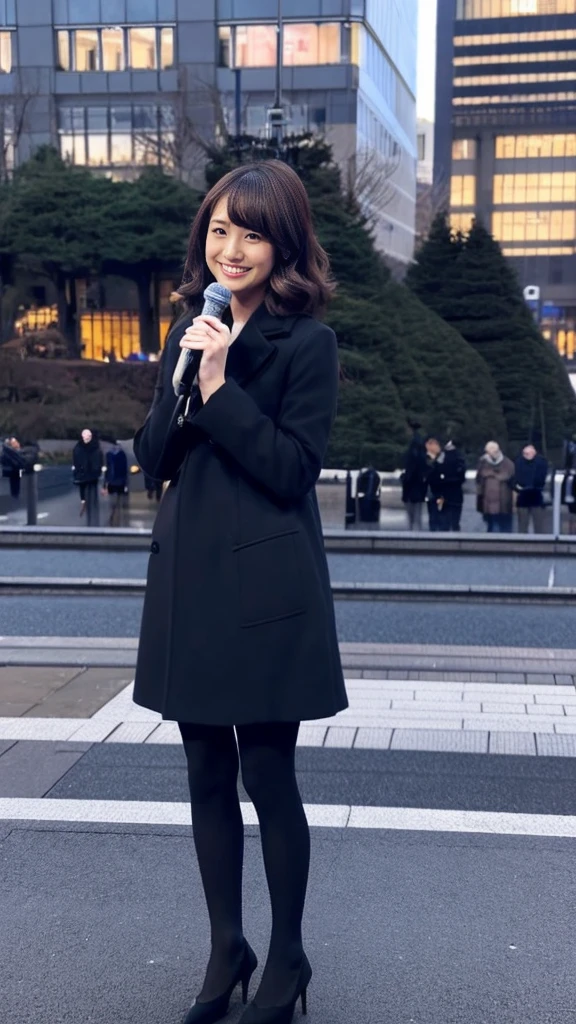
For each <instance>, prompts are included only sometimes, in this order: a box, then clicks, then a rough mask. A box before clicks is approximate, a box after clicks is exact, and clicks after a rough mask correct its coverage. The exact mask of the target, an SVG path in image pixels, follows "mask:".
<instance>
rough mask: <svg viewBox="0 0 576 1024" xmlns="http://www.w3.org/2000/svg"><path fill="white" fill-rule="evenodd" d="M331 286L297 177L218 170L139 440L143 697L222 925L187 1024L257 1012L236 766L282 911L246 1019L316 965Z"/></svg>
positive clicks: (330, 643)
mask: <svg viewBox="0 0 576 1024" xmlns="http://www.w3.org/2000/svg"><path fill="white" fill-rule="evenodd" d="M214 280H215V281H217V282H218V283H219V284H221V285H224V286H225V287H226V288H228V289H229V290H230V292H231V302H230V309H229V316H227V317H225V321H224V322H221V321H219V320H217V319H215V318H214V317H208V316H201V315H196V314H198V311H199V309H200V308H201V303H202V294H203V291H204V288H205V287H206V285H207V284H209V283H210V282H212V281H214ZM330 291H331V286H330V281H329V265H328V259H327V256H326V254H325V253H324V251H323V250H322V248H321V247H320V245H319V243H318V241H317V239H316V237H315V235H314V232H313V229H312V223H311V214H310V208H309V204H308V199H307V196H306V192H305V190H304V187H303V185H302V183H301V182H300V179H299V178H298V177H297V175H296V174H295V173H294V172H293V171H292V170H291V169H290V168H289V167H287V166H286V165H285V164H282V163H280V162H277V161H270V162H265V163H261V164H257V165H252V166H247V167H241V168H237V169H236V170H234V171H232V172H231V173H230V174H228V175H226V177H224V178H223V179H222V180H221V181H220V182H218V184H217V185H215V187H214V188H213V189H212V191H211V192H210V193H209V194H208V195H207V197H206V199H205V200H204V202H203V204H202V206H201V208H200V210H199V212H198V215H197V217H196V218H195V221H194V223H193V225H192V232H191V236H190V243H189V248H188V257H187V261H186V266H185V271H184V281H183V284H182V286H181V288H180V293H181V294H182V295H183V296H184V298H185V300H186V303H187V306H188V311H187V313H186V314H185V315H184V317H183V318H182V319H181V321H180V322H179V323H177V324H176V325H175V326H174V328H173V330H172V331H171V333H170V336H169V338H168V341H167V346H166V351H165V353H164V356H163V359H162V365H161V369H160V376H159V382H158V385H157V389H156V394H155V398H154V402H153V405H152V408H151V410H150V413H149V415H148V419H147V420H146V423H145V424H144V426H143V428H142V429H141V430H140V431H139V433H138V435H137V437H136V439H135V453H136V457H137V459H138V462H139V463H140V465H141V467H142V469H143V470H144V472H145V473H146V474H148V475H149V476H151V477H153V478H154V479H170V481H171V483H170V486H169V487H168V489H167V490H166V492H165V494H164V497H163V499H162V502H161V504H160V508H159V512H158V518H157V520H156V524H155V527H154V531H153V541H152V548H151V551H152V556H151V558H150V564H149V570H148V587H147V593H146V600H145V606H144V613H143V620H142V630H141V639H140V648H139V656H138V665H137V671H136V682H135V693H134V698H135V700H136V701H137V703H140V704H143V705H144V706H145V707H148V708H152V709H154V710H156V711H160V712H161V713H162V715H163V716H164V717H165V718H168V719H174V720H176V721H178V722H179V724H180V731H181V734H182V739H183V743H184V749H185V752H186V757H187V762H188V777H189V783H190V795H191V803H192V824H193V831H194V841H195V845H196V852H197V855H198V862H199V866H200V873H201V877H202V883H203V887H204V893H205V896H206V902H207V906H208V914H209V918H210V925H211V938H212V950H211V955H210V959H209V962H208V967H207V971H206V976H205V980H204V985H203V988H202V990H201V992H200V994H199V996H198V997H197V1000H196V1002H195V1004H194V1006H193V1007H192V1009H191V1010H190V1012H189V1014H188V1016H187V1017H186V1024H210V1022H213V1021H217V1020H220V1019H221V1018H222V1017H224V1016H225V1014H226V1012H227V1009H228V1005H229V1001H230V998H231V995H232V992H233V990H234V988H235V987H236V985H238V984H239V983H241V984H242V989H243V998H244V1001H246V993H247V989H248V983H249V981H250V977H251V975H252V973H253V971H254V969H255V967H256V957H255V955H254V953H253V952H252V950H251V948H250V946H249V945H248V943H247V942H246V940H245V938H244V934H243V929H242V902H241V885H242V856H243V825H242V817H241V813H240V806H239V802H238V793H237V775H238V768H239V763H240V766H241V769H242V779H243V783H244V786H245V788H246V791H247V793H248V795H249V796H250V798H251V799H252V801H253V803H254V806H255V808H256V812H257V814H258V818H259V822H260V832H261V839H262V847H263V854H264V863H265V867H266V875H267V880H268V887H269V891H270V898H271V904H272V934H271V940H270V947H269V951H268V957H267V960H266V964H265V967H264V973H263V975H262V979H261V981H260V985H259V988H258V991H257V993H256V996H255V999H254V1002H253V1003H252V1004H251V1006H250V1007H249V1008H248V1010H247V1011H246V1012H245V1013H244V1016H243V1017H242V1022H243V1024H285V1022H288V1021H291V1020H292V1017H293V1014H294V1010H295V1005H296V1003H297V1001H298V998H299V997H300V996H301V997H302V1002H303V1008H304V1007H305V999H306V989H307V986H308V984H309V981H310V977H311V973H312V972H311V968H310V965H309V963H308V960H307V958H306V956H305V954H304V950H303V945H302V932H301V921H302V913H303V908H304V901H305V895H306V886H307V878H308V866H309V854H310V838H309V831H308V825H307V822H306V817H305V815H304V810H303V807H302V801H301V798H300V794H299V792H298V787H297V783H296V778H295V768H294V758H295V747H296V739H297V735H298V728H299V722H300V721H301V720H303V719H315V718H325V717H327V716H331V715H333V714H335V713H336V712H338V711H340V710H342V709H343V708H345V707H346V706H347V700H346V693H345V689H344V682H343V677H342V669H341V665H340V658H339V651H338V643H337V637H336V628H335V621H334V606H333V601H332V595H331V588H330V580H329V576H328V569H327V563H326V557H325V554H324V545H323V539H322V529H321V523H320V516H319V512H318V505H317V501H316V496H315V490H314V485H315V483H316V481H317V479H318V476H319V474H320V469H321V467H322V461H323V458H324V455H325V452H326V447H327V442H328V436H329V433H330V429H331V426H332V422H333V419H334V415H335V410H336V400H337V388H338V355H337V346H336V339H335V337H334V334H333V332H332V331H331V330H330V329H329V328H328V327H325V326H324V325H323V324H321V323H319V322H318V321H317V320H316V319H315V318H314V316H315V314H316V313H317V312H318V311H319V310H321V308H322V307H323V305H324V304H325V302H326V300H327V299H328V298H329V295H330ZM181 348H184V349H188V350H190V351H191V352H195V353H201V355H202V359H201V362H200V366H199V369H198V372H197V378H196V382H195V385H194V386H193V388H192V391H191V396H190V401H189V402H188V403H187V409H186V412H185V414H183V415H181V416H180V415H177V416H175V417H174V415H173V414H174V410H175V407H176V402H177V399H176V397H175V394H174V389H173V386H172V375H173V372H174V368H175V366H176V363H177V360H178V357H179V355H180V350H181ZM174 421H176V422H177V423H178V422H179V423H181V424H182V425H181V427H180V428H179V427H178V426H176V427H175V426H174ZM238 755H239V757H238Z"/></svg>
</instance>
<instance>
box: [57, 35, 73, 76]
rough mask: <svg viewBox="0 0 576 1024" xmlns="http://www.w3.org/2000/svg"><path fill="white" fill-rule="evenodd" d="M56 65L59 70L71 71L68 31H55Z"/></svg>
mask: <svg viewBox="0 0 576 1024" xmlns="http://www.w3.org/2000/svg"><path fill="white" fill-rule="evenodd" d="M56 49H57V53H58V56H57V67H58V70H59V71H72V53H71V51H70V33H69V32H66V31H64V30H63V31H61V32H57V33H56Z"/></svg>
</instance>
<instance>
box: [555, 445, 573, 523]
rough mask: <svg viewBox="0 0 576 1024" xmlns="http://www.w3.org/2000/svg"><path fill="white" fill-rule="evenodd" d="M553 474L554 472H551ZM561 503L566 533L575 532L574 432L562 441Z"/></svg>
mask: <svg viewBox="0 0 576 1024" xmlns="http://www.w3.org/2000/svg"><path fill="white" fill-rule="evenodd" d="M552 475H553V476H554V474H552ZM561 500H562V504H563V505H566V508H567V509H568V533H570V534H572V535H573V534H575V533H576V434H572V436H571V437H570V438H567V440H566V441H565V442H564V479H563V480H562V493H561Z"/></svg>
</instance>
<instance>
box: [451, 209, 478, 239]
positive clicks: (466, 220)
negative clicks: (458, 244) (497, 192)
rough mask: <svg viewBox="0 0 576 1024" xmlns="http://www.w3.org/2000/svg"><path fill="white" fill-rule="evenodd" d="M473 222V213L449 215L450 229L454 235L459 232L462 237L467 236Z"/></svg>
mask: <svg viewBox="0 0 576 1024" xmlns="http://www.w3.org/2000/svg"><path fill="white" fill-rule="evenodd" d="M473 221H474V214H473V213H451V214H450V227H451V228H452V231H454V232H455V233H456V234H457V233H458V232H460V233H461V234H463V235H467V234H468V232H469V231H470V230H471V229H472V224H473Z"/></svg>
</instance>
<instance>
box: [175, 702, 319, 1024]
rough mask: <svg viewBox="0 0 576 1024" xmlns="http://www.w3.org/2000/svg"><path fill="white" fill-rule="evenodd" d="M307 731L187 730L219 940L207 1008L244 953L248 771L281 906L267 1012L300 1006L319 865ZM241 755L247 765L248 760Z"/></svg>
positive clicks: (198, 830) (276, 903)
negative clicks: (308, 911)
mask: <svg viewBox="0 0 576 1024" xmlns="http://www.w3.org/2000/svg"><path fill="white" fill-rule="evenodd" d="M298 728H299V723H280V722H274V723H271V724H266V725H241V726H236V736H237V738H238V742H237V743H236V736H235V735H234V729H233V727H232V726H224V727H221V726H209V725H193V724H190V723H180V731H181V733H182V739H183V741H184V750H185V752H186V758H187V761H188V780H189V783H190V798H191V803H192V827H193V831H194V843H195V846H196V853H197V856H198V864H199V867H200V875H201V878H202V884H203V887H204V894H205V897H206V903H207V905H208V914H209V917H210V927H211V935H212V954H211V957H210V961H209V964H208V969H207V972H206V978H205V981H204V986H203V989H202V992H201V993H200V999H201V1001H208V1000H210V999H214V998H216V997H217V996H219V995H221V994H222V992H223V991H224V990H225V989H226V988H227V986H228V985H229V984H230V981H231V980H232V976H233V974H234V971H235V969H236V967H237V965H238V961H239V956H240V954H241V950H242V948H243V929H242V863H243V854H244V828H243V824H242V816H241V812H240V802H239V798H238V788H237V781H238V768H239V766H241V768H242V781H243V783H244V788H245V789H246V792H247V793H248V796H249V797H250V799H251V800H252V802H253V804H254V807H255V809H256V813H257V815H258V821H259V823H260V835H261V839H262V852H263V856H264V867H265V870H266V878H267V881H268V889H269V892H270V900H271V904H272V933H271V938H270V949H269V952H268V958H267V961H266V966H265V969H264V974H263V976H262V981H261V983H260V987H259V989H258V1005H259V1006H274V1005H281V1004H282V1003H284V1002H287V1001H288V1000H289V999H290V996H291V993H292V991H293V988H294V984H295V978H296V975H297V973H298V969H299V967H300V964H301V960H302V914H303V911H304V901H305V898H306V886H307V883H308V867H309V863H310V832H309V829H308V822H307V821H306V816H305V814H304V808H303V806H302V799H301V797H300V793H299V791H298V784H297V782H296V775H295V767H294V755H295V749H296V739H297V736H298ZM238 755H240V756H238Z"/></svg>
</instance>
